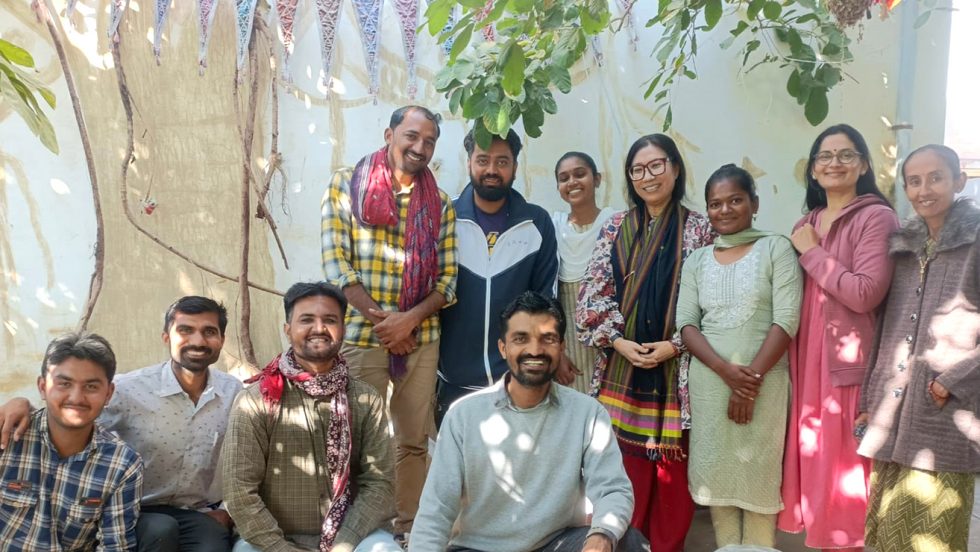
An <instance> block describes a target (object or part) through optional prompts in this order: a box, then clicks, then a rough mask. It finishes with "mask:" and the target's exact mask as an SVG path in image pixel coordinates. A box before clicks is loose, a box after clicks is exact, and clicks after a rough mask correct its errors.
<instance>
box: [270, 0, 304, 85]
mask: <svg viewBox="0 0 980 552" xmlns="http://www.w3.org/2000/svg"><path fill="white" fill-rule="evenodd" d="M298 3H299V0H276V15H278V16H279V39H280V40H282V49H283V54H282V78H283V80H284V81H286V82H292V79H291V78H290V76H289V57H290V56H292V55H293V20H294V19H295V18H296V4H298Z"/></svg>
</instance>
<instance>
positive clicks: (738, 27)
mask: <svg viewBox="0 0 980 552" xmlns="http://www.w3.org/2000/svg"><path fill="white" fill-rule="evenodd" d="M748 28H749V24H748V23H746V22H745V21H739V22H738V25H735V28H734V29H732V30H731V31H729V32H731V33H732V36H738V35H740V34H742V33H743V32H745V29H748Z"/></svg>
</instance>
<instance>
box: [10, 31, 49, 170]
mask: <svg viewBox="0 0 980 552" xmlns="http://www.w3.org/2000/svg"><path fill="white" fill-rule="evenodd" d="M33 68H34V58H33V57H31V54H30V53H28V52H27V50H25V49H23V48H21V47H20V46H17V45H15V44H13V43H11V42H8V41H6V40H3V39H2V38H0V105H8V106H10V108H12V109H13V110H14V111H16V112H17V114H18V115H20V116H21V118H22V119H24V122H26V123H27V126H28V127H29V128H30V129H31V132H33V133H34V134H35V135H36V136H37V137H38V138H39V139H40V140H41V143H42V144H44V147H46V148H48V149H49V150H51V151H52V152H54V153H58V140H57V138H56V137H55V133H54V127H53V126H51V121H49V120H48V117H47V115H45V114H44V111H42V110H41V104H40V103H39V102H38V100H37V98H36V97H35V94H36V95H38V96H40V97H41V99H42V100H44V102H45V103H47V104H48V106H50V107H51V108H54V107H55V97H54V93H52V92H51V90H50V89H48V88H47V87H46V86H44V84H42V83H41V81H39V80H38V79H37V78H36V77H34V75H32V74H31V73H29V72H28V71H26V70H25V69H33Z"/></svg>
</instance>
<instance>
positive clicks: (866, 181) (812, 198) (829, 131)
mask: <svg viewBox="0 0 980 552" xmlns="http://www.w3.org/2000/svg"><path fill="white" fill-rule="evenodd" d="M834 134H843V135H844V136H847V139H848V140H850V141H851V143H853V144H854V147H855V148H856V149H857V152H858V153H859V154H861V159H864V161H865V163H867V164H868V170H867V171H866V172H865V173H864V174H862V175H860V176H858V181H857V190H856V193H857V195H859V196H861V195H865V194H874V195H876V196H878V197H880V198H881V199H883V200H884V201H885V203H887V204H888V206H889V207H891V202H890V201H888V198H887V197H885V194H883V193H881V190H879V189H878V184H877V182H875V168H874V165H872V164H871V150H870V149H869V148H868V143H867V142H866V141H865V140H864V136H861V133H860V132H858V131H857V129H856V128H854V127H852V126H851V125H846V124H843V123H840V124H836V125H833V126H829V127H827V128H825V129H824V130H823V132H821V133H820V134H819V135H817V139H816V140H814V141H813V145H812V146H810V157H809V158H807V161H806V172H805V173H803V178H804V179H805V180H806V210H807V211H812V210H814V209H816V208H818V207H826V206H827V192H825V191H824V189H823V187H821V186H820V183H819V182H817V179H816V178H813V166H814V165H815V164H816V162H817V154H818V153H820V146H821V145H823V141H824V139H825V138H827V137H828V136H833V135H834Z"/></svg>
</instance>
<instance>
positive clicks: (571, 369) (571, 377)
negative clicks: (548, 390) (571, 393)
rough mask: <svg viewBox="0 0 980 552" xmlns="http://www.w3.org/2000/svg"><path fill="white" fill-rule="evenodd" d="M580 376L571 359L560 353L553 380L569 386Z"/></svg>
mask: <svg viewBox="0 0 980 552" xmlns="http://www.w3.org/2000/svg"><path fill="white" fill-rule="evenodd" d="M581 375H582V371H581V370H579V369H578V367H576V366H575V363H574V362H572V359H570V358H568V355H566V354H565V353H562V354H561V360H559V361H558V371H557V372H555V380H556V381H557V382H558V383H560V384H562V385H571V384H573V383H575V377H576V376H581Z"/></svg>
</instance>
